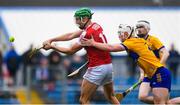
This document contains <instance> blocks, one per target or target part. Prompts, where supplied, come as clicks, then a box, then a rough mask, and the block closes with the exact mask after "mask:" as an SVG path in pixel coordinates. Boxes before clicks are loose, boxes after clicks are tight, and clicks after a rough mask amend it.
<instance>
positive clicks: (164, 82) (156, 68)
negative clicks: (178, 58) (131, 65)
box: [81, 25, 171, 104]
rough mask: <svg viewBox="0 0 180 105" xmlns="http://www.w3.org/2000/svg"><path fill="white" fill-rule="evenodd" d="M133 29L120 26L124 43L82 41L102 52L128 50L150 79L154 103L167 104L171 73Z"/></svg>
mask: <svg viewBox="0 0 180 105" xmlns="http://www.w3.org/2000/svg"><path fill="white" fill-rule="evenodd" d="M133 30H134V29H133V28H132V27H131V26H128V25H120V26H119V31H118V33H119V39H120V40H121V41H122V43H121V44H120V43H118V44H113V45H111V44H106V43H98V42H96V41H94V39H93V38H92V39H89V40H88V39H83V40H81V43H82V45H84V46H93V47H96V48H98V49H101V50H105V51H110V52H118V51H124V50H126V51H127V53H128V54H129V56H130V57H132V58H133V59H134V61H135V62H137V64H138V66H140V67H141V68H142V70H143V71H144V73H145V74H147V77H148V78H149V79H150V86H151V88H152V94H153V97H154V98H153V101H154V103H155V104H166V103H167V102H168V99H169V91H170V89H171V73H170V71H169V70H168V69H167V68H165V67H164V66H163V64H161V63H160V61H159V59H157V57H156V56H155V55H154V53H153V51H152V50H151V49H149V47H148V43H147V41H146V40H144V39H143V38H135V37H134V35H133Z"/></svg>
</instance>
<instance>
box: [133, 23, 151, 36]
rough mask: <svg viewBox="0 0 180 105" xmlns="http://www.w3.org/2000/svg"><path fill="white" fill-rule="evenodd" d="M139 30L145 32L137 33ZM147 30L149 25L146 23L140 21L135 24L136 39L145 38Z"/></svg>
mask: <svg viewBox="0 0 180 105" xmlns="http://www.w3.org/2000/svg"><path fill="white" fill-rule="evenodd" d="M139 28H145V29H146V31H147V32H146V33H139V31H138V29H139ZM149 30H150V23H149V22H148V21H145V20H140V21H138V22H137V23H136V34H137V36H138V37H140V38H143V37H145V36H146V35H147V34H148V32H149Z"/></svg>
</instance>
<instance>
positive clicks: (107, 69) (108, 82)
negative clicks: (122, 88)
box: [101, 64, 119, 104]
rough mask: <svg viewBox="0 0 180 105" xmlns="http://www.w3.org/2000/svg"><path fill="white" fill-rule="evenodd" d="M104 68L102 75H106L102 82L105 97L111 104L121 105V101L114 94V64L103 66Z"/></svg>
mask: <svg viewBox="0 0 180 105" xmlns="http://www.w3.org/2000/svg"><path fill="white" fill-rule="evenodd" d="M102 68H103V72H102V73H103V74H105V76H104V78H103V81H102V82H101V84H102V85H103V88H104V95H105V97H106V98H107V100H108V101H109V102H110V103H112V104H119V101H118V100H117V98H116V97H115V95H114V94H115V93H114V88H113V80H112V75H113V73H112V70H113V66H112V64H107V65H104V66H102Z"/></svg>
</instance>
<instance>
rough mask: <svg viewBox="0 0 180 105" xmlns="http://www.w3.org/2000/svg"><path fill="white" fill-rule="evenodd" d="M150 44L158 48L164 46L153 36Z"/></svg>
mask: <svg viewBox="0 0 180 105" xmlns="http://www.w3.org/2000/svg"><path fill="white" fill-rule="evenodd" d="M152 44H153V46H154V48H155V49H157V50H160V49H161V48H164V45H163V44H162V42H161V41H160V40H159V39H158V38H155V37H154V38H153V41H152Z"/></svg>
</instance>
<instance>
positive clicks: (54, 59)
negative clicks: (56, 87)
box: [48, 51, 62, 82]
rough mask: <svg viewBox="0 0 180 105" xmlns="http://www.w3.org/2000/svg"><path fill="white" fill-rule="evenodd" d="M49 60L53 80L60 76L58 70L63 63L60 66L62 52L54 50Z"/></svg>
mask: <svg viewBox="0 0 180 105" xmlns="http://www.w3.org/2000/svg"><path fill="white" fill-rule="evenodd" d="M48 60H49V64H50V65H49V70H50V80H51V81H52V82H53V81H55V80H56V79H57V78H56V77H58V76H59V75H58V73H57V71H58V70H59V69H61V67H62V65H61V66H60V63H61V60H62V56H61V55H60V53H58V52H56V51H52V52H51V53H50V54H49V56H48Z"/></svg>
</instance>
